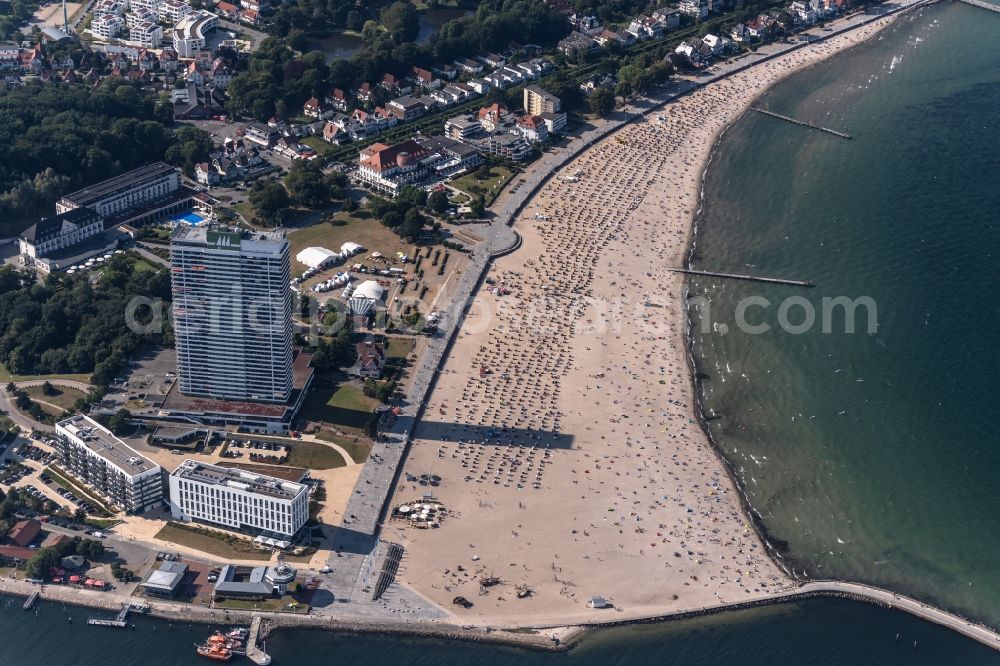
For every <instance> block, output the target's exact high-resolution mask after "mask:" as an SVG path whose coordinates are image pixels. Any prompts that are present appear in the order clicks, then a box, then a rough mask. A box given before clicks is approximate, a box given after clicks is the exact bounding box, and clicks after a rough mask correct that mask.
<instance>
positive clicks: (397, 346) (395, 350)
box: [385, 338, 417, 358]
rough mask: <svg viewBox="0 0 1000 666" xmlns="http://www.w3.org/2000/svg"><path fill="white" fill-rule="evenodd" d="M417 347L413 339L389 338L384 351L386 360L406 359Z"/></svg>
mask: <svg viewBox="0 0 1000 666" xmlns="http://www.w3.org/2000/svg"><path fill="white" fill-rule="evenodd" d="M416 346H417V341H416V340H414V339H413V338H389V346H388V348H387V349H386V350H385V357H386V358H406V357H407V356H409V355H410V352H412V351H413V348H414V347H416Z"/></svg>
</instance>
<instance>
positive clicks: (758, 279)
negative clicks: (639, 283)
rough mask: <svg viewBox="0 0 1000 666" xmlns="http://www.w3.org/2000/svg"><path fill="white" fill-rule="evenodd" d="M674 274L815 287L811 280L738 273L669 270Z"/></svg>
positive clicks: (685, 269)
mask: <svg viewBox="0 0 1000 666" xmlns="http://www.w3.org/2000/svg"><path fill="white" fill-rule="evenodd" d="M670 270H671V271H673V272H674V273H684V274H686V275H701V276H704V277H718V278H727V279H730V280H747V281H750V282H768V283H771V284H787V285H791V286H793V287H815V286H816V283H815V282H812V281H811V280H786V279H784V278H773V277H762V276H760V275H742V274H739V273H720V272H719V271H696V270H693V269H690V268H671V269H670Z"/></svg>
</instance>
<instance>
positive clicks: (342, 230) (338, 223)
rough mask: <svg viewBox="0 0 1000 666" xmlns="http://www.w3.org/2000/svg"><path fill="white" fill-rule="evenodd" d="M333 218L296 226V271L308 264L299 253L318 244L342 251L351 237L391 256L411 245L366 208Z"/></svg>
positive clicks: (293, 237) (370, 249) (293, 238)
mask: <svg viewBox="0 0 1000 666" xmlns="http://www.w3.org/2000/svg"><path fill="white" fill-rule="evenodd" d="M359 214H360V216H359ZM331 220H332V221H329V222H319V223H317V224H313V225H311V226H308V227H303V228H301V229H296V230H295V231H292V232H291V233H290V234H288V242H289V243H290V244H291V254H292V272H293V273H301V272H302V271H304V270H305V269H306V268H307V266H305V265H304V264H300V263H299V262H298V261H296V260H295V255H297V254H298V253H299V252H300V251H302V250H304V249H305V248H307V247H312V246H314V245H315V246H319V247H325V248H326V249H328V250H332V251H333V252H339V251H340V246H341V245H343V244H344V243H346V242H348V241H350V242H352V243H357V244H359V245H361V246H362V247H364V248H365V250H366V251H367V252H381V253H382V254H383V255H385V256H388V257H391V256H393V255H394V254H395V253H396V252H398V251H403V252H406V251H407V250H408V249H409V245H407V244H405V243H403V242H402V241H401V240H400V239H399V236H397V235H396V234H395V233H393V232H392V231H391V230H390V229H388V228H386V227H384V226H382V225H381V224H380V223H379V221H378V220H376V219H374V218H371V217H366V213H364V212H355V213H354V214H352V213H348V212H345V211H341V212H339V213H336V214H335V215H333V216H332V218H331ZM358 256H359V257H361V256H364V255H358Z"/></svg>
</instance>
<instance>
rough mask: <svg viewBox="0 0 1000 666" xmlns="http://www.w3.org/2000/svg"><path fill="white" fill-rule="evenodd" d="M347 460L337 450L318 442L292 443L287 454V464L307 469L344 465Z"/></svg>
mask: <svg viewBox="0 0 1000 666" xmlns="http://www.w3.org/2000/svg"><path fill="white" fill-rule="evenodd" d="M348 453H349V452H348ZM347 462H348V461H346V460H344V456H342V455H341V454H340V452H339V451H337V450H335V449H333V448H330V447H329V446H326V445H324V444H320V443H318V442H302V443H299V444H293V445H292V450H291V452H290V453H289V454H288V464H289V465H294V466H296V467H308V468H309V469H334V468H336V467H344V466H345V465H347Z"/></svg>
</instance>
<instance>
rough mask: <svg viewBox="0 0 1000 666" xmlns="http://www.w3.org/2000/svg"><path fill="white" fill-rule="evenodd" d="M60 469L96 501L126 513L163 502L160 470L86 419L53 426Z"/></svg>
mask: <svg viewBox="0 0 1000 666" xmlns="http://www.w3.org/2000/svg"><path fill="white" fill-rule="evenodd" d="M56 435H57V437H56V451H57V453H58V454H59V459H60V460H59V463H60V466H61V467H62V468H63V469H64V470H65V471H67V472H69V473H70V474H72V475H73V476H74V477H75V478H76V479H78V480H79V481H80V482H82V483H83V484H84V485H85V486H87V488H89V489H91V490H93V491H94V492H95V495H96V496H97V497H98V498H99V499H103V500H107V502H108V503H109V504H111V505H113V506H114V507H116V508H118V509H120V510H122V511H125V512H126V513H143V512H145V511H147V510H148V509H152V508H155V507H157V506H159V505H160V503H161V502H162V501H163V470H162V469H161V468H160V466H159V465H156V464H154V463H152V462H150V461H149V460H148V459H146V458H145V457H143V456H142V455H141V454H140V453H138V452H137V451H136V450H135V449H133V448H131V447H130V446H128V445H127V444H125V443H124V442H122V441H121V440H120V439H118V438H117V437H115V436H114V435H113V434H112V433H111V431H110V430H108V429H107V428H105V427H104V426H102V425H101V424H100V423H98V422H97V421H95V420H93V419H91V418H90V417H89V416H84V415H82V414H80V415H77V416H72V417H70V418H68V419H65V420H63V421H60V422H58V423H56Z"/></svg>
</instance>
